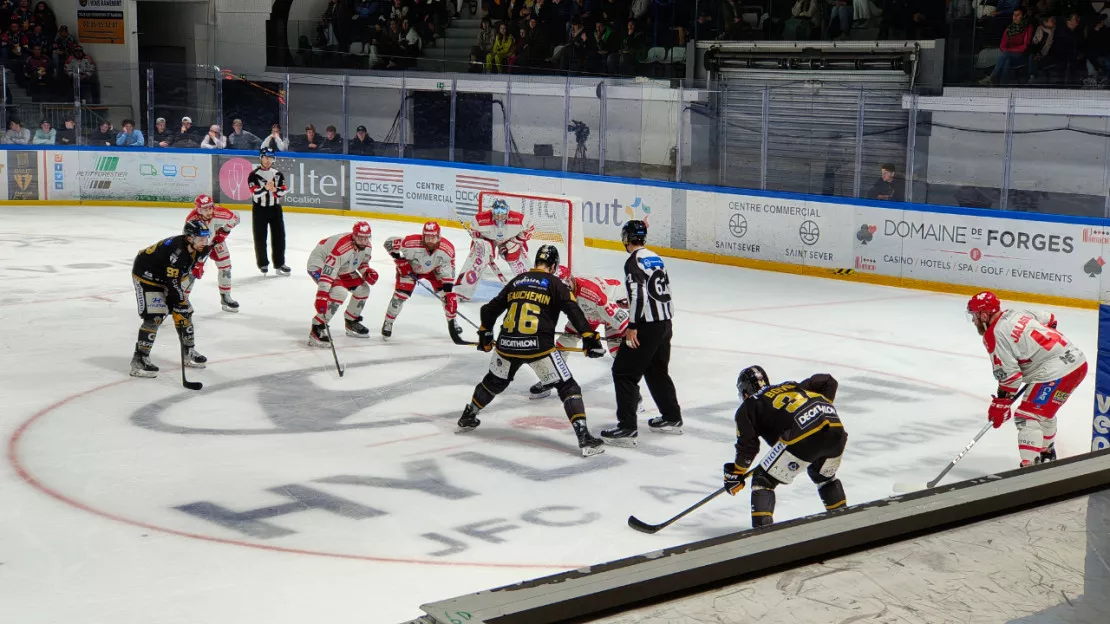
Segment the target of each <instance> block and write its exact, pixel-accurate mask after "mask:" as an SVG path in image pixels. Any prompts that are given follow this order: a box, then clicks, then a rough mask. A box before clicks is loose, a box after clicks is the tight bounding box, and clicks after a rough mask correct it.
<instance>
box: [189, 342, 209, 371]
mask: <svg viewBox="0 0 1110 624" xmlns="http://www.w3.org/2000/svg"><path fill="white" fill-rule="evenodd" d="M207 365H208V358H206V357H204V356H203V355H201V354H199V353H197V350H196V349H194V348H193V347H189V348H188V350H186V351H185V366H188V367H189V368H204V367H205V366H207Z"/></svg>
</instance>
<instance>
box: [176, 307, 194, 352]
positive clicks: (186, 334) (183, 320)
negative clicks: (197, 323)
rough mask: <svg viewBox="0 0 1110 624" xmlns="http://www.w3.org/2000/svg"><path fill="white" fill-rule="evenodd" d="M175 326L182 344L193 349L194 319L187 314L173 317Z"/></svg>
mask: <svg viewBox="0 0 1110 624" xmlns="http://www.w3.org/2000/svg"><path fill="white" fill-rule="evenodd" d="M173 326H174V328H176V329H177V335H178V336H180V337H181V344H182V345H184V346H185V347H190V348H191V347H192V346H193V344H194V342H193V319H192V318H191V317H190V316H189V315H187V314H177V313H176V312H175V313H174V315H173Z"/></svg>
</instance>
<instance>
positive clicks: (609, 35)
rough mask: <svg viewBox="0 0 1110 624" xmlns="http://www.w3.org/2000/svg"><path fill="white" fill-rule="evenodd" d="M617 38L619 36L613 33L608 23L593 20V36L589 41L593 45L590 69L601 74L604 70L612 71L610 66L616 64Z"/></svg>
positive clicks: (617, 56)
mask: <svg viewBox="0 0 1110 624" xmlns="http://www.w3.org/2000/svg"><path fill="white" fill-rule="evenodd" d="M618 39H619V37H617V36H616V35H614V34H613V29H612V28H609V25H608V24H606V23H605V22H602V21H601V20H598V21H596V22H594V36H593V39H592V40H591V41H590V43H591V44H592V45H593V50H591V52H592V58H591V59H590V71H592V72H593V73H596V74H603V73H605V72H606V71H612V70H611V69H609V68H610V67H613V68H615V67H616V66H617V65H618V61H617V59H618V58H619V55H618V54H617V49H618V48H617V40H618Z"/></svg>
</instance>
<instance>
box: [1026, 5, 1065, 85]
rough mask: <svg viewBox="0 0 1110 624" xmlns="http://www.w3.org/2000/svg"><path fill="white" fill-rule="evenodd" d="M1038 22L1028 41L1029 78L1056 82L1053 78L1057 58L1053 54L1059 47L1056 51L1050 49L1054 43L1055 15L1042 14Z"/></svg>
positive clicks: (1057, 51)
mask: <svg viewBox="0 0 1110 624" xmlns="http://www.w3.org/2000/svg"><path fill="white" fill-rule="evenodd" d="M1040 22H1041V23H1040V24H1038V25H1037V28H1036V30H1034V31H1033V38H1032V39H1030V41H1029V78H1030V79H1031V80H1032V79H1036V80H1039V81H1043V82H1056V80H1055V79H1054V78H1055V75H1056V65H1057V61H1058V60H1059V59H1057V58H1056V56H1055V55H1056V54H1058V53H1059V48H1058V47H1057V50H1056V52H1053V51H1052V50H1053V47H1055V46H1054V44H1055V43H1056V17H1055V16H1054V15H1044V16H1042V17H1041V19H1040Z"/></svg>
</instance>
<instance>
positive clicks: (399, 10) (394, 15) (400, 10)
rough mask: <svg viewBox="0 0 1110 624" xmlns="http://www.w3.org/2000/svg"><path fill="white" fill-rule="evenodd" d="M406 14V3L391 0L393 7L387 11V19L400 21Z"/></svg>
mask: <svg viewBox="0 0 1110 624" xmlns="http://www.w3.org/2000/svg"><path fill="white" fill-rule="evenodd" d="M408 16H409V6H408V5H407V4H403V3H402V2H401V0H393V8H392V9H390V11H389V19H391V20H397V22H398V23H400V22H401V20H403V19H405V18H407V17H408Z"/></svg>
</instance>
